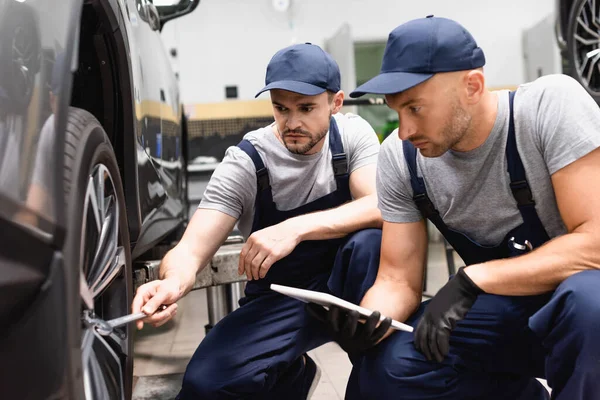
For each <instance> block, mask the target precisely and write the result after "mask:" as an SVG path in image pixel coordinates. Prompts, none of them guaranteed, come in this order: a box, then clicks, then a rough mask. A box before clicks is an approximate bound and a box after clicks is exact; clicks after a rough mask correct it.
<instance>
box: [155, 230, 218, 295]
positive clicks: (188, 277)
mask: <svg viewBox="0 0 600 400" xmlns="http://www.w3.org/2000/svg"><path fill="white" fill-rule="evenodd" d="M191 254H192V252H191V251H190V250H189V249H187V248H186V244H185V243H183V242H180V243H179V244H178V245H177V246H175V247H174V248H173V249H171V250H170V251H169V252H168V253H167V254H166V255H165V257H164V258H163V260H162V261H161V263H160V272H159V277H160V279H169V278H175V279H178V280H179V282H180V292H181V293H180V294H181V296H184V295H185V294H187V293H188V292H189V291H190V290H192V288H193V286H194V283H195V282H196V274H197V273H198V272H199V271H200V270H201V269H202V268H203V267H204V266H205V265H206V264H208V261H209V260H206V262H204V263H203V262H202V260H199V259H197V258H195V257H192V256H191Z"/></svg>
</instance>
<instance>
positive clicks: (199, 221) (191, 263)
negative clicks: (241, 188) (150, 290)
mask: <svg viewBox="0 0 600 400" xmlns="http://www.w3.org/2000/svg"><path fill="white" fill-rule="evenodd" d="M235 222H236V219H235V218H233V217H231V216H229V215H227V214H225V213H223V212H220V211H216V210H209V209H203V208H199V209H197V210H196V212H195V213H194V215H193V217H192V219H191V220H190V222H189V224H188V226H187V228H186V230H185V233H184V234H183V237H182V238H181V240H180V241H179V243H178V244H177V245H176V246H175V247H174V248H173V249H171V250H170V251H169V252H168V253H167V254H166V255H165V257H164V258H163V260H162V262H161V265H160V275H159V276H160V279H168V278H177V279H178V280H179V281H180V284H181V286H180V290H181V296H183V295H185V294H186V293H188V292H189V291H190V290H191V289H192V287H193V285H194V282H195V281H196V274H197V273H198V272H200V270H201V269H202V268H204V267H205V266H206V265H207V264H208V263H209V262H210V260H211V259H212V257H213V256H214V255H215V253H216V252H217V250H218V249H219V246H221V244H222V243H223V242H224V241H225V239H226V238H227V236H228V235H229V233H230V232H231V230H232V229H233V227H234V226H235Z"/></svg>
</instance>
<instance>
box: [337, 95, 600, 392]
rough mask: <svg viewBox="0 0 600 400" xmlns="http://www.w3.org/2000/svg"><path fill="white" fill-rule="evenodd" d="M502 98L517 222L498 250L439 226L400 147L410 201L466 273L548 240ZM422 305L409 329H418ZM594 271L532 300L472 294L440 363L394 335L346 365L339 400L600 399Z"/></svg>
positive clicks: (412, 158)
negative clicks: (472, 266) (349, 372)
mask: <svg viewBox="0 0 600 400" xmlns="http://www.w3.org/2000/svg"><path fill="white" fill-rule="evenodd" d="M513 100H514V93H510V96H509V104H510V119H509V130H508V138H507V144H506V157H507V164H508V172H509V176H510V180H511V183H510V187H511V190H512V193H513V196H514V198H515V200H516V202H517V206H518V208H519V211H520V213H521V217H522V219H523V223H522V224H521V225H520V226H518V227H517V228H515V229H513V230H512V231H510V232H509V233H508V234H507V235H506V237H505V238H504V240H503V241H502V242H501V243H500V244H499V245H497V246H482V245H480V244H478V243H476V242H475V241H473V240H472V239H470V238H469V237H468V236H467V235H465V234H463V233H460V232H457V231H455V230H453V229H451V228H449V227H448V226H446V224H445V223H444V222H443V221H442V218H441V217H440V215H439V213H438V211H437V210H436V209H435V206H434V205H433V204H432V202H431V200H430V199H429V197H428V195H427V192H426V190H425V185H424V181H423V179H422V178H420V177H418V176H417V173H416V171H417V169H416V154H417V153H416V149H415V148H414V147H413V146H412V144H411V143H410V142H408V141H404V142H403V151H404V156H405V159H406V161H407V164H408V167H409V171H410V175H411V186H412V189H413V194H414V197H413V199H414V201H415V202H416V204H417V206H418V207H419V210H420V211H421V213H422V215H423V216H424V217H425V218H428V219H429V220H430V221H432V222H433V223H434V224H435V225H436V227H437V228H438V229H439V230H440V232H441V233H442V234H443V235H444V237H445V238H446V240H447V241H448V242H449V243H450V244H451V245H452V246H453V247H454V249H455V250H456V251H457V252H458V253H459V255H460V256H461V257H462V258H463V260H464V261H465V263H466V264H467V265H470V264H474V263H481V262H485V261H488V260H493V259H499V258H507V257H512V256H517V255H519V254H522V253H523V252H526V251H529V250H530V249H531V248H532V247H533V248H535V247H538V246H541V245H542V244H543V243H545V242H546V241H548V240H549V237H548V234H547V233H546V231H545V229H544V227H543V225H542V223H541V221H540V219H539V217H538V215H537V213H536V211H535V203H534V200H533V196H532V192H531V190H530V188H529V185H528V183H527V180H526V176H525V170H524V168H523V163H522V162H521V158H520V157H519V153H518V151H517V145H516V139H515V128H514V118H513ZM427 303H428V302H424V303H422V304H421V306H420V307H419V309H418V311H417V312H416V313H415V314H413V315H412V316H411V318H410V319H409V320H408V323H409V324H410V325H412V326H415V327H416V325H417V323H418V320H419V318H420V317H421V315H422V314H423V311H424V308H425V306H426V305H427ZM598 332H600V271H585V272H580V273H578V274H575V275H573V276H572V277H570V278H568V279H566V280H565V281H564V282H562V283H561V284H560V285H559V286H558V287H557V289H556V290H555V291H554V292H552V293H547V294H542V295H538V296H520V297H519V296H497V295H489V294H483V295H480V296H479V297H478V299H477V301H476V302H475V304H474V305H473V308H472V309H471V310H470V311H469V313H468V314H467V315H466V317H465V319H464V320H462V321H461V322H459V323H458V325H457V328H456V329H455V330H454V331H453V332H452V336H451V338H450V353H449V355H448V357H446V359H445V360H444V362H443V363H436V362H430V361H427V360H426V358H425V357H424V356H423V354H421V353H420V352H419V351H417V350H416V349H415V347H414V341H413V339H414V337H413V334H412V333H406V332H397V333H394V334H393V335H392V336H390V337H389V338H388V339H386V340H384V341H383V342H381V343H380V344H379V345H378V346H377V347H375V348H374V349H372V350H371V351H369V352H368V353H366V354H365V355H364V356H363V357H362V359H360V360H358V361H357V362H355V363H354V369H353V371H352V375H351V378H350V381H349V384H348V388H347V392H346V393H347V395H346V398H347V399H378V400H382V399H403V400H410V399H420V400H421V399H452V400H465V399H482V400H494V399H497V400H500V399H503V400H538V399H540V400H541V399H548V398H550V396H549V394H548V392H547V391H546V389H545V388H544V387H543V386H542V385H541V384H540V383H539V381H537V380H536V379H534V377H540V378H546V379H547V381H548V385H549V386H550V387H551V388H552V398H553V399H560V400H578V399H586V400H588V399H600V334H599V333H598Z"/></svg>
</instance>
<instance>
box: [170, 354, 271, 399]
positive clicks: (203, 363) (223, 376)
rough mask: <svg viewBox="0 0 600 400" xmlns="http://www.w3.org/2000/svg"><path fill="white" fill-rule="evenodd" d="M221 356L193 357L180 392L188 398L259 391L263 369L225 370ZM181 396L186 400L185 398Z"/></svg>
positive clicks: (233, 396)
mask: <svg viewBox="0 0 600 400" xmlns="http://www.w3.org/2000/svg"><path fill="white" fill-rule="evenodd" d="M222 362H223V360H219V361H217V359H216V358H213V359H206V358H205V359H197V358H192V360H191V361H190V363H189V364H188V366H187V369H186V372H185V375H184V377H183V382H182V392H183V393H185V394H186V395H188V394H189V395H193V396H194V397H190V399H192V398H193V399H196V398H199V399H206V400H225V399H238V398H243V397H244V396H245V395H248V394H249V393H261V392H262V391H263V390H264V388H265V384H266V381H267V376H266V372H265V371H257V372H256V373H252V372H249V371H246V372H241V371H232V370H230V371H228V370H227V369H226V368H223V364H222ZM182 400H187V398H184V399H182Z"/></svg>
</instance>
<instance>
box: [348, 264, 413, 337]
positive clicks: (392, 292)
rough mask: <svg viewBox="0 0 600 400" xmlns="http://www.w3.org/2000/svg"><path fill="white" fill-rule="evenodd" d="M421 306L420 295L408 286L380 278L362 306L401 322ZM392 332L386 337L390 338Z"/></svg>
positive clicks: (362, 302)
mask: <svg viewBox="0 0 600 400" xmlns="http://www.w3.org/2000/svg"><path fill="white" fill-rule="evenodd" d="M419 304H421V296H420V293H417V292H415V291H414V290H413V289H411V288H410V287H409V286H408V285H407V284H405V283H400V282H398V281H394V280H392V279H386V278H385V277H384V276H378V277H377V280H376V281H375V283H374V284H373V286H372V287H371V288H370V289H369V290H368V291H367V293H366V294H365V296H364V297H363V299H362V301H361V303H360V305H361V306H362V307H365V308H367V309H369V310H374V311H379V312H380V313H381V315H383V316H385V317H390V318H392V319H395V320H396V321H399V322H404V321H406V320H407V319H408V318H409V317H410V316H411V315H412V314H413V313H414V312H415V311H416V310H417V308H418V307H419ZM392 332H393V331H392V330H390V331H389V332H388V333H387V334H386V335H385V336H384V338H385V337H387V336H389V335H390V334H391V333H392Z"/></svg>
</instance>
